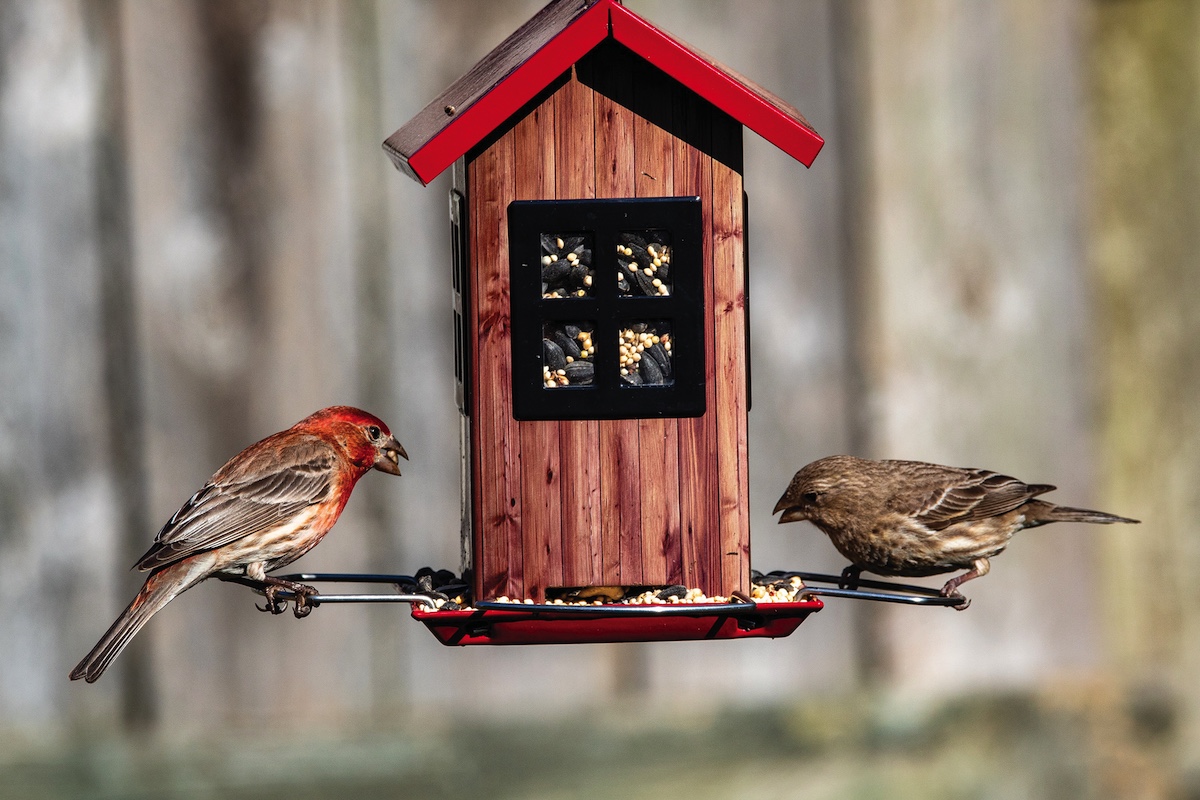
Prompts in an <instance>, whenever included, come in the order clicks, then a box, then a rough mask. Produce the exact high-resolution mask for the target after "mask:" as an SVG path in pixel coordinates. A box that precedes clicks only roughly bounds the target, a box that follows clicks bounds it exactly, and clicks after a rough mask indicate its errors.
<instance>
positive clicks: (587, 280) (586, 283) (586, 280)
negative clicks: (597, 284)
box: [583, 275, 592, 286]
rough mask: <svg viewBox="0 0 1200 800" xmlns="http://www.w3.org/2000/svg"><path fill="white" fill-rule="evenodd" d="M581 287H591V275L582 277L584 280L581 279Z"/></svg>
mask: <svg viewBox="0 0 1200 800" xmlns="http://www.w3.org/2000/svg"><path fill="white" fill-rule="evenodd" d="M583 285H584V286H591V285H592V276H591V275H586V276H584V278H583Z"/></svg>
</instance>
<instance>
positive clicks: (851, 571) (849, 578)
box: [838, 564, 862, 590]
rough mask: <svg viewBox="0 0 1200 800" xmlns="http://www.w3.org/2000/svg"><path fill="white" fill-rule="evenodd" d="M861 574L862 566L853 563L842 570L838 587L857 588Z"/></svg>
mask: <svg viewBox="0 0 1200 800" xmlns="http://www.w3.org/2000/svg"><path fill="white" fill-rule="evenodd" d="M861 576H862V567H856V566H854V565H853V564H851V565H850V566H848V567H846V568H845V569H844V570H842V576H841V579H840V580H839V581H838V588H839V589H850V590H854V589H857V588H858V579H859V578H860V577H861Z"/></svg>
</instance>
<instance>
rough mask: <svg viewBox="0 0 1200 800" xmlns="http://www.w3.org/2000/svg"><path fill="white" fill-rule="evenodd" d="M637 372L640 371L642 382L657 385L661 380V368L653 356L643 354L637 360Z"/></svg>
mask: <svg viewBox="0 0 1200 800" xmlns="http://www.w3.org/2000/svg"><path fill="white" fill-rule="evenodd" d="M638 372H639V373H641V376H642V383H643V384H648V385H650V386H657V385H659V384H661V383H662V382H663V372H662V368H660V367H659V366H658V362H657V361H655V360H654V359H653V358H646V357H645V356H643V357H642V360H641V361H639V362H638Z"/></svg>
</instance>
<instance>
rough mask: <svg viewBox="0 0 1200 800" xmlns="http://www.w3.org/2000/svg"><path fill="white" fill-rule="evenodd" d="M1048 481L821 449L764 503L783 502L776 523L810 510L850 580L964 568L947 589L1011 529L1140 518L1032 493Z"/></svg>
mask: <svg viewBox="0 0 1200 800" xmlns="http://www.w3.org/2000/svg"><path fill="white" fill-rule="evenodd" d="M1054 488H1055V487H1053V486H1051V485H1049V484H1045V483H1035V484H1029V483H1023V482H1021V481H1019V480H1017V479H1016V478H1011V477H1009V476H1007V475H1001V474H999V473H996V472H992V471H990V470H986V469H969V468H961V467H944V466H941V465H940V464H929V463H926V462H923V461H871V460H869V459H865V458H856V457H855V456H829V457H827V458H822V459H820V460H818V461H814V462H812V463H811V464H809V465H808V466H806V467H804V468H802V469H801V470H800V471H799V472H797V473H796V475H795V477H794V478H792V482H791V483H790V484H789V485H788V488H787V490H786V491H785V492H784V493H783V496H782V497H781V498H779V502H778V503H776V504H775V511H774V512H772V513H775V514H778V513H779V512H781V511H782V512H783V515H782V516H781V517H780V518H779V521H780V522H781V523H783V522H796V521H799V520H808V521H809V522H811V523H813V524H814V525H816V526H817V527H818V528H820V529H821V530H822V531H824V532H825V533H826V534H827V535H828V536H829V539H830V541H831V542H833V546H834V547H836V548H837V551H838V552H839V553H841V554H842V555H843V556H845V557H846V558H847V559H849V561H850V563H851V566H849V567H847V568H846V569H845V570H844V571H843V573H842V575H843V579H844V580H846V581H848V582H852V581H854V580H856V579H857V578H858V575H859V574H860V573H861V572H873V573H875V574H877V575H887V576H898V577H906V578H918V577H924V576H927V575H938V574H941V573H944V572H953V571H954V570H959V569H966V570H967V572H965V573H964V574H962V575H958V576H956V577H954V578H951V579H950V580H948V581H946V585H945V586H943V587H942V594H943V595H945V596H947V597H954V596H961V595H959V594H958V587H959V586H960V585H962V584H963V583H965V582H966V581H969V580H973V579H974V578H979V577H982V576H984V575H986V574H987V573H988V571H989V570H990V569H991V562H990V561H989V559H990V558H992V557H993V556H995V555H997V554H998V553H1001V552H1003V551H1004V548H1005V547H1007V546H1008V541H1009V539H1011V538H1012V537H1013V535H1014V534H1015V533H1016V532H1017V531H1019V530H1022V529H1024V528H1033V527H1037V526H1038V525H1046V524H1048V523H1051V522H1095V523H1103V524H1108V523H1113V522H1129V523H1136V522H1138V520H1136V519H1128V518H1126V517H1118V516H1116V515H1113V514H1106V513H1104V512H1102V511H1091V510H1088V509H1083V508H1069V507H1067V506H1059V505H1055V504H1054V503H1048V502H1046V501H1045V500H1037V499H1035V498H1036V497H1037V496H1038V495H1042V494H1045V493H1046V492H1050V491H1053V490H1054ZM969 603H970V601H969V600H964V601H963V602H962V603H961V604H959V605H958V606H957V608H959V609H963V608H966V607H967V605H969Z"/></svg>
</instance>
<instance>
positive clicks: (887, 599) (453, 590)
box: [221, 570, 963, 611]
mask: <svg viewBox="0 0 1200 800" xmlns="http://www.w3.org/2000/svg"><path fill="white" fill-rule="evenodd" d="M277 577H280V578H283V579H284V580H289V581H295V582H297V583H346V584H355V583H357V584H387V585H390V586H394V587H396V590H397V591H396V592H391V593H347V594H325V593H318V594H314V595H311V596H310V597H309V602H310V603H311V604H312V605H313V606H319V605H322V604H324V603H419V604H421V605H423V606H425V607H426V608H427V609H428V610H436V609H437V602H436V601H437V599H438V598H444V597H446V596H447V595H449V596H451V597H453V596H455V595H456V594H460V593H461V592H459V591H457V590H458V589H461V591H462V592H465V591H467V586H466V584H465V583H463V584H459V585H448V586H441V587H438V588H437V590H436V591H433V592H426V591H422V590H421V589H420V588H419V584H418V580H417V579H416V578H414V577H413V576H411V575H379V574H365V573H352V572H321V573H308V572H304V573H295V574H291V575H280V576H277ZM221 578H222V580H226V581H229V582H232V583H240V584H242V585H244V586H249V587H250V588H251V589H253V590H255V591H257V592H259V593H262V590H263V586H264V584H262V583H260V582H259V581H256V580H254V579H253V578H247V577H243V576H232V575H231V576H221ZM792 578H799V579H800V580H801V581H803V583H804V588H803V590H802V591H801V592H800V594H801V595H811V596H814V597H844V598H850V599H855V600H872V601H875V602H880V603H902V604H906V605H915V606H948V607H954V606H956V605H958V604H960V603H962V601H963V598H962V597H944V596H943V595H942V594H941V593H940V591H939V590H938V589H935V588H932V587H929V586H916V585H912V584H904V583H892V582H891V581H878V580H869V579H862V578H860V579H858V580H856V581H854V586H852V587H849V586H846V584H845V580H844V579H843V578H842V577H841V576H840V575H826V574H822V573H818V572H799V571H784V570H776V571H774V572H769V573H765V574H761V575H760V574H759V573H755V577H754V583H756V584H760V585H764V586H768V585H771V584H774V583H786V582H787V581H789V580H790V579H792ZM279 597H280V598H281V599H286V600H294V599H295V596H294V594H293V593H292V592H288V591H281V592H279ZM474 605H475V607H477V608H485V607H486V608H492V607H498V608H512V607H513V605H514V604H509V603H496V602H494V601H480V602H476V603H475V604H474ZM569 608H570V606H555V609H556V610H558V611H563V610H566V609H569ZM583 608H585V609H590V610H592V611H595V610H596V609H597V608H598V607H597V606H584V607H583ZM633 608H636V607H633V606H623V605H616V604H614V607H613V608H612V610H614V611H619V610H620V609H633Z"/></svg>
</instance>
